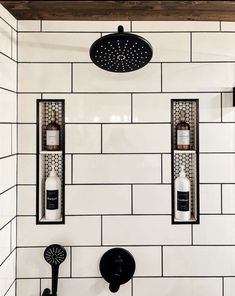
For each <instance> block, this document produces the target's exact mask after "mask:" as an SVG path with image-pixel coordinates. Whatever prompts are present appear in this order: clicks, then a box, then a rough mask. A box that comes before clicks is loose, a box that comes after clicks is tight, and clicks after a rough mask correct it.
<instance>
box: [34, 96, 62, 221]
mask: <svg viewBox="0 0 235 296" xmlns="http://www.w3.org/2000/svg"><path fill="white" fill-rule="evenodd" d="M64 120H65V119H64V100H37V166H36V173H37V192H36V194H37V204H36V211H37V213H36V223H37V224H64V222H65V217H64V216H65V215H64V208H65V207H64V177H65V176H64V171H65V167H64V166H65V144H64V142H65V141H64V139H65V124H64Z"/></svg>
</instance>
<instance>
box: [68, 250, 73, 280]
mask: <svg viewBox="0 0 235 296" xmlns="http://www.w3.org/2000/svg"><path fill="white" fill-rule="evenodd" d="M69 249H70V277H71V278H72V266H73V265H72V264H73V260H72V247H70V248H69Z"/></svg>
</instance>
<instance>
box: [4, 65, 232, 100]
mask: <svg viewBox="0 0 235 296" xmlns="http://www.w3.org/2000/svg"><path fill="white" fill-rule="evenodd" d="M68 64H69V63H68ZM0 89H6V88H3V87H0ZM6 90H9V89H6ZM9 91H11V92H14V93H16V92H15V91H12V90H9ZM221 91H222V93H229V94H232V93H233V91H232V89H231V90H230V91H229V90H227V91H226V90H210V91H199V90H198V91H164V92H161V91H76V92H73V93H71V92H70V91H69V90H68V91H63V92H62V91H46V92H43V94H44V95H51V94H53V95H57V94H61V95H66V94H67V95H72V94H93V95H97V94H104V95H109V94H115V95H122V94H132V93H133V94H134V95H135V94H137V95H138V94H145V95H148V94H162V93H163V94H181V95H184V94H220V93H221ZM18 93H19V94H36V95H38V94H39V93H40V91H19V92H18ZM189 99H191V97H190V98H189Z"/></svg>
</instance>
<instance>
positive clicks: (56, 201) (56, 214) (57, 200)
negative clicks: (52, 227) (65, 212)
mask: <svg viewBox="0 0 235 296" xmlns="http://www.w3.org/2000/svg"><path fill="white" fill-rule="evenodd" d="M60 218H61V181H60V178H59V177H58V176H57V174H56V171H55V168H54V167H52V170H51V172H50V175H49V177H48V178H47V179H46V184H45V219H46V220H58V219H60Z"/></svg>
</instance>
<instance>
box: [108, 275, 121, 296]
mask: <svg viewBox="0 0 235 296" xmlns="http://www.w3.org/2000/svg"><path fill="white" fill-rule="evenodd" d="M120 286H121V283H120V274H118V273H116V274H115V275H114V277H113V280H112V281H110V283H109V290H110V291H111V292H112V293H116V292H118V290H119V288H120Z"/></svg>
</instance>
